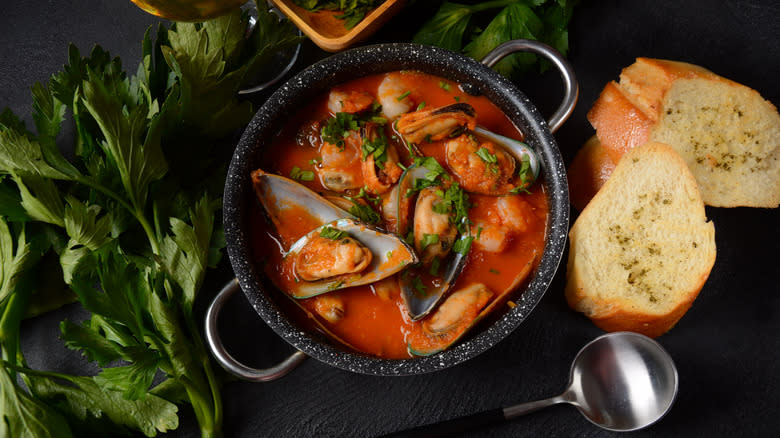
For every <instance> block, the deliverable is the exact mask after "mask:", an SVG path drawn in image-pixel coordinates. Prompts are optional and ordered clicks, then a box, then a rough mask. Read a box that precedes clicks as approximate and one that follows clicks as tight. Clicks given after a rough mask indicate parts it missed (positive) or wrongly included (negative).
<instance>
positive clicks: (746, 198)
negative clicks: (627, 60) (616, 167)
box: [588, 58, 780, 208]
mask: <svg viewBox="0 0 780 438" xmlns="http://www.w3.org/2000/svg"><path fill="white" fill-rule="evenodd" d="M588 120H590V122H591V124H592V125H593V127H594V128H596V135H597V136H598V140H599V142H600V145H601V148H603V150H604V151H605V152H606V153H607V154H608V155H609V157H610V159H611V161H612V162H615V163H617V162H618V161H619V160H620V158H621V156H622V155H623V154H624V153H625V152H626V151H628V150H629V149H631V148H634V147H636V146H639V145H642V144H644V143H646V142H648V141H659V142H663V143H666V144H668V145H670V146H671V147H673V148H674V149H675V150H677V152H679V153H680V155H681V156H682V157H683V159H684V160H685V163H686V164H687V165H688V167H689V168H690V169H691V171H692V172H693V175H694V176H695V178H696V181H697V182H698V184H699V189H700V190H701V196H702V198H703V199H704V203H705V204H707V205H712V206H716V207H739V206H747V207H767V208H774V207H777V206H778V204H780V115H778V112H777V109H776V108H775V106H774V105H772V103H770V102H769V101H766V100H764V99H763V98H762V97H761V95H759V94H758V92H756V91H755V90H752V89H750V88H748V87H746V86H744V85H740V84H738V83H736V82H733V81H730V80H728V79H725V78H722V77H720V76H718V75H716V74H714V73H712V72H710V71H708V70H706V69H704V68H702V67H699V66H696V65H692V64H686V63H682V62H674V61H665V60H659V59H649V58H638V59H637V60H636V62H635V63H634V64H632V65H631V66H629V67H627V68H625V69H624V70H623V72H622V73H621V75H620V83H616V82H610V83H609V84H607V85H606V87H604V90H603V91H602V93H601V96H600V97H599V98H598V100H597V101H596V102H595V103H594V105H593V107H592V108H591V110H590V111H589V113H588ZM591 152H600V151H599V150H598V149H597V148H591Z"/></svg>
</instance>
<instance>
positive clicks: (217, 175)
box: [0, 8, 299, 438]
mask: <svg viewBox="0 0 780 438" xmlns="http://www.w3.org/2000/svg"><path fill="white" fill-rule="evenodd" d="M258 9H260V8H258ZM247 26H248V15H246V14H245V13H242V12H241V11H240V10H236V11H234V12H233V13H232V14H229V15H227V16H223V17H220V18H218V19H215V20H212V21H207V22H204V23H200V24H192V23H176V24H173V25H172V26H171V28H170V29H167V28H165V27H164V26H159V27H158V30H157V32H156V38H152V37H151V32H150V31H148V32H147V33H146V35H145V37H144V39H143V60H142V62H141V64H140V65H139V67H138V70H137V72H136V74H135V75H133V76H128V75H127V74H126V73H125V71H124V70H122V65H121V62H120V60H119V59H118V58H111V56H110V55H109V53H108V52H106V51H105V50H103V49H102V48H100V47H99V46H96V47H95V48H94V50H92V52H91V53H90V55H89V56H86V57H84V56H82V55H81V54H80V53H79V51H78V50H77V49H76V48H75V47H74V46H71V47H70V49H69V57H68V64H67V65H66V66H65V67H64V68H63V70H62V71H60V72H58V73H56V74H54V75H53V76H52V77H51V80H50V81H49V82H48V83H47V84H35V85H34V86H33V88H32V91H33V114H32V118H33V121H34V125H35V130H36V131H37V134H33V133H32V132H30V131H28V130H27V129H26V128H25V126H24V124H23V123H22V122H21V121H20V120H19V119H18V118H17V117H16V116H15V115H14V114H12V113H11V112H10V111H9V110H5V111H4V112H2V113H0V351H1V352H2V362H0V436H11V437H36V438H40V437H70V436H87V435H89V436H115V435H116V434H119V433H121V434H127V433H128V432H130V431H140V432H142V433H143V434H145V435H147V436H154V435H156V434H157V433H158V432H165V431H167V430H170V429H174V428H176V427H177V426H178V415H177V411H178V407H177V404H181V403H189V404H191V405H192V408H193V410H194V412H195V416H196V418H197V421H198V423H199V426H200V430H201V433H202V435H203V436H220V435H221V425H222V402H221V396H220V385H219V383H220V382H219V379H218V376H217V374H216V372H215V368H214V366H213V364H212V362H211V360H210V358H209V356H208V354H207V351H206V349H205V347H204V344H203V341H202V339H201V335H200V332H199V330H198V328H199V327H200V324H199V323H198V322H197V321H196V319H195V316H194V315H193V304H194V302H195V300H196V298H197V294H198V291H199V289H200V287H201V285H202V284H203V281H204V277H205V273H206V270H207V269H208V268H209V267H214V266H215V265H216V264H217V262H218V261H219V259H220V255H221V249H222V248H223V246H224V238H223V232H222V226H221V223H220V221H219V217H218V215H217V213H218V211H219V210H220V207H221V200H220V198H219V196H220V195H221V190H222V184H223V182H224V179H223V177H224V171H225V168H226V164H227V160H226V159H224V160H223V159H221V158H225V155H226V154H225V153H224V151H225V150H226V151H227V155H228V157H229V153H230V148H225V147H224V143H220V139H224V138H225V137H226V136H229V135H231V134H232V133H234V132H235V131H236V130H237V129H239V128H241V127H242V126H243V125H244V124H245V123H246V122H247V121H248V120H249V119H250V118H251V116H252V114H253V110H252V106H251V104H250V103H249V102H242V101H239V100H238V99H237V98H236V95H237V91H238V90H239V88H241V85H242V83H244V82H245V80H246V79H251V76H252V75H254V74H256V73H257V70H258V69H259V68H261V66H262V65H263V64H264V63H267V62H268V60H269V58H270V57H271V56H272V55H273V54H274V53H276V52H277V51H278V50H282V49H285V48H287V47H290V46H291V45H294V44H297V43H298V41H299V38H298V37H297V36H296V32H295V31H294V27H293V26H292V25H291V24H290V23H289V22H286V21H284V22H280V21H279V20H278V19H277V17H276V16H275V15H273V14H271V13H266V12H265V10H264V8H263V9H260V12H259V16H258V22H257V26H256V28H255V30H254V32H253V34H252V35H251V36H250V37H248V38H247V37H246V36H245V34H246V29H247ZM66 120H67V121H68V122H72V123H73V126H74V127H75V129H74V130H75V138H74V141H73V144H74V147H73V149H74V153H73V157H71V158H70V159H68V158H66V157H65V156H64V155H63V154H62V153H61V152H60V148H59V146H58V144H57V141H58V135H59V134H60V128H61V126H62V125H63V124H64V123H65V122H66ZM220 146H221V149H222V151H220V150H219V147H220ZM215 157H219V158H220V159H217V160H215ZM74 295H75V297H77V299H78V301H79V302H80V303H81V305H82V306H83V307H84V308H85V309H86V310H88V311H89V312H90V318H89V319H87V320H85V321H82V322H80V323H77V322H73V321H68V320H65V321H62V323H61V326H60V328H61V332H62V339H63V340H64V341H65V345H66V346H67V347H68V348H72V349H77V350H80V351H82V352H83V354H84V355H85V356H86V357H87V358H88V359H89V360H91V361H94V362H96V363H97V364H98V365H99V366H100V367H101V370H100V372H99V373H98V374H97V375H95V376H73V375H66V374H61V373H53V372H48V371H42V370H34V369H30V368H29V367H28V365H27V363H26V362H25V359H24V355H23V354H22V351H21V349H20V345H19V331H20V324H21V320H22V319H23V318H24V317H25V316H26V315H29V314H36V313H40V312H43V311H46V310H49V309H51V308H54V307H57V306H58V305H61V304H62V303H64V302H67V301H68V300H69V299H71V298H72V297H73V296H74ZM19 376H21V379H22V380H23V383H24V385H21V384H19V381H18V379H17V378H18V377H19ZM160 381H161V383H158V384H156V385H154V386H153V382H160Z"/></svg>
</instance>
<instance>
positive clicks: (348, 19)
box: [293, 0, 384, 29]
mask: <svg viewBox="0 0 780 438" xmlns="http://www.w3.org/2000/svg"><path fill="white" fill-rule="evenodd" d="M383 1H384V0H293V3H295V4H296V5H298V6H300V7H302V8H304V9H306V10H308V11H312V12H316V11H319V10H323V9H324V10H328V11H338V12H339V13H338V14H337V15H334V17H336V18H338V19H340V20H344V27H345V28H346V29H352V28H353V27H355V26H356V25H357V24H358V23H360V21H361V20H363V18H364V17H365V16H366V14H367V13H368V12H370V11H371V10H372V9H374V8H375V7H377V6H378V5H379V4H380V3H382V2H383Z"/></svg>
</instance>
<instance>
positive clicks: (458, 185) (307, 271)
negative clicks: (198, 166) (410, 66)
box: [251, 71, 549, 359]
mask: <svg viewBox="0 0 780 438" xmlns="http://www.w3.org/2000/svg"><path fill="white" fill-rule="evenodd" d="M477 125H479V126H480V127H481V128H484V129H487V130H488V131H492V132H495V133H498V134H501V135H503V136H506V137H510V138H514V139H522V133H521V132H519V131H518V130H517V128H516V127H515V126H514V125H513V124H512V123H511V121H510V120H509V119H508V118H507V116H506V115H504V113H502V112H501V110H499V109H498V108H497V107H496V106H495V105H493V104H492V103H491V102H490V101H489V100H488V99H487V98H485V97H477V96H471V95H469V94H467V93H465V92H463V91H462V90H461V89H460V87H459V85H458V84H457V83H455V82H452V81H449V80H446V79H443V78H440V77H437V76H433V75H430V74H427V73H421V72H416V71H397V72H392V73H385V74H378V75H372V76H367V77H364V78H360V79H356V80H353V81H350V82H347V83H344V84H341V85H339V86H337V87H334V88H332V89H330V90H328V91H327V92H326V93H324V94H323V95H322V96H320V97H319V98H317V99H314V100H312V101H311V102H310V103H309V105H308V106H307V107H305V108H301V109H300V111H299V112H298V114H297V115H296V116H295V117H293V118H291V120H290V121H289V122H288V125H287V126H285V127H284V128H283V129H282V132H281V134H280V135H279V136H278V137H277V138H275V139H274V143H273V144H272V145H271V146H270V147H266V148H265V150H264V157H263V158H262V159H261V160H260V162H261V163H262V169H263V170H257V171H256V172H254V173H253V183H254V185H255V190H256V192H257V194H258V196H259V198H260V199H261V200H262V202H260V203H257V205H255V208H254V209H253V211H252V217H253V219H252V220H251V223H252V229H251V234H252V241H253V248H254V257H255V259H256V260H255V261H256V263H257V264H258V265H262V266H265V271H266V274H267V276H268V277H269V278H270V279H271V280H272V281H273V282H274V284H276V285H277V286H278V288H279V289H280V290H281V291H282V293H285V294H288V296H290V297H291V301H292V302H294V304H295V306H294V307H295V308H297V310H299V311H300V312H299V313H300V315H303V317H302V318H300V320H301V323H302V324H303V325H305V326H307V327H308V328H309V329H310V330H314V331H319V332H324V333H327V335H328V336H329V337H330V338H332V339H334V340H336V341H337V342H338V343H340V344H343V345H345V346H347V347H348V348H350V349H352V350H355V351H358V352H361V353H365V354H368V355H371V356H375V357H379V358H389V359H402V358H409V357H411V356H412V355H429V354H433V353H436V352H439V351H441V350H443V349H446V348H448V347H449V346H451V345H453V344H454V343H456V342H457V341H458V339H460V338H461V336H462V335H463V334H464V333H466V332H467V331H468V329H469V328H471V327H472V326H473V325H474V324H476V323H477V322H478V321H479V320H480V319H482V318H483V317H485V316H486V315H488V313H490V312H493V313H502V312H504V310H502V309H509V308H510V307H511V306H512V305H513V302H512V300H513V299H515V298H516V296H515V295H513V294H512V292H513V291H515V290H518V294H519V293H520V292H521V291H522V288H521V287H520V286H522V285H523V284H524V282H526V280H527V278H528V276H529V274H530V273H531V272H532V271H533V270H534V268H535V266H536V264H537V263H538V262H539V258H540V257H541V255H542V251H543V249H544V244H545V230H546V226H547V221H548V211H549V207H548V201H547V197H546V196H545V193H544V189H543V185H542V184H540V183H539V182H533V177H534V175H533V173H532V172H530V171H529V164H528V159H527V158H526V157H524V156H518V155H517V154H513V152H512V151H510V150H508V149H506V148H505V147H504V145H501V144H498V143H496V142H495V141H491V140H488V139H486V138H485V137H483V136H481V135H479V134H477V133H476V132H475V130H474V129H475V127H476V126H477ZM323 212H324V213H323ZM266 216H267V217H269V218H270V219H271V223H269V222H268V221H267V220H266V218H265V217H266ZM372 236H374V237H377V236H381V238H382V243H381V244H379V243H377V244H374V245H373V246H372V244H369V243H367V242H368V241H370V240H371V239H373V238H374V237H372ZM301 238H303V239H302V240H301ZM377 238H378V237H377ZM391 268H392V269H391ZM323 284H324V286H317V287H314V288H312V287H309V286H311V285H323ZM300 285H304V286H305V287H301V286H300ZM302 289H306V290H310V291H311V292H310V293H309V292H307V293H304V294H301V293H298V292H296V291H299V290H302Z"/></svg>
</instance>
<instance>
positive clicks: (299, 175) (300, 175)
mask: <svg viewBox="0 0 780 438" xmlns="http://www.w3.org/2000/svg"><path fill="white" fill-rule="evenodd" d="M290 178H292V179H294V180H298V181H314V172H312V171H311V170H301V168H300V167H298V166H295V167H293V168H292V170H291V171H290Z"/></svg>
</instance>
